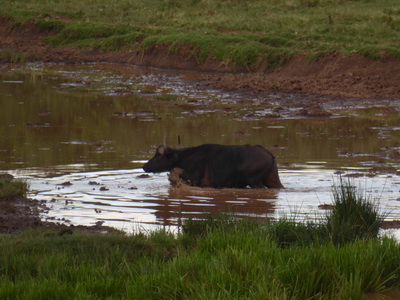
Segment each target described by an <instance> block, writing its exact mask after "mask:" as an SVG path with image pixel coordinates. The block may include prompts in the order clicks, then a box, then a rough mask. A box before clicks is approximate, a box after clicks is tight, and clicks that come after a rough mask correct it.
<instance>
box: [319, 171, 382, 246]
mask: <svg viewBox="0 0 400 300" xmlns="http://www.w3.org/2000/svg"><path fill="white" fill-rule="evenodd" d="M333 196H334V203H333V209H332V210H331V211H330V213H328V215H327V216H326V227H327V232H328V233H329V235H330V240H331V241H332V242H333V243H334V244H343V243H346V242H352V241H355V240H357V239H368V238H376V237H377V236H378V232H379V229H380V227H381V224H382V221H383V216H382V215H380V214H379V211H378V205H377V203H376V201H374V200H372V199H368V198H367V197H366V196H365V195H362V193H361V192H358V191H357V189H356V187H355V186H354V185H353V184H352V183H351V182H350V181H349V180H347V181H344V180H343V179H342V178H340V185H339V186H335V187H334V193H333Z"/></svg>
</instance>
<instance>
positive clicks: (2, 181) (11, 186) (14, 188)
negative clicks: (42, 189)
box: [0, 175, 28, 201]
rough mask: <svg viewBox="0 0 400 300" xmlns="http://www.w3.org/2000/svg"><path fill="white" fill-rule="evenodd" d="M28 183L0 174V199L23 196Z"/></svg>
mask: <svg viewBox="0 0 400 300" xmlns="http://www.w3.org/2000/svg"><path fill="white" fill-rule="evenodd" d="M27 189H28V184H27V183H26V181H25V180H22V179H13V178H11V177H7V176H4V175H3V176H0V201H3V200H10V199H14V197H24V196H26V192H27Z"/></svg>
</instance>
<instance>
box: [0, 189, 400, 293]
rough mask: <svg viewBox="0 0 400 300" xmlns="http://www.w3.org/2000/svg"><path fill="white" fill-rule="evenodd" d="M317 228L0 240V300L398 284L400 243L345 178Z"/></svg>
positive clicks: (230, 220) (205, 226)
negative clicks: (383, 230) (382, 230)
mask: <svg viewBox="0 0 400 300" xmlns="http://www.w3.org/2000/svg"><path fill="white" fill-rule="evenodd" d="M334 195H335V201H334V208H333V209H332V210H331V211H330V212H329V213H328V214H327V216H326V220H325V221H324V222H322V223H320V224H316V223H310V222H309V223H297V222H295V221H293V220H284V219H283V220H278V221H272V220H269V221H260V220H255V219H251V218H242V219H237V218H234V217H225V216H221V217H216V218H213V217H209V218H208V219H205V220H187V222H186V223H185V225H184V226H183V227H182V228H181V232H180V233H179V234H172V233H169V232H166V231H164V230H159V231H156V232H151V233H144V232H138V233H136V234H134V235H130V236H127V235H125V234H123V233H108V234H93V233H92V234H90V233H88V232H79V231H73V230H61V231H54V230H53V231H48V230H40V229H36V230H28V231H25V232H23V233H21V234H18V235H1V236H0V277H1V282H2V284H1V285H0V298H1V299H61V298H62V299H361V298H362V296H363V295H364V294H365V293H366V292H377V291H378V292H379V291H383V290H386V289H396V288H399V287H400V286H399V280H398V278H399V276H400V245H399V244H398V242H397V241H395V240H394V239H391V238H387V237H384V238H379V237H378V229H379V225H380V223H381V221H382V215H380V214H379V213H378V211H377V206H376V205H375V204H373V202H371V201H369V200H366V199H365V197H363V196H361V195H360V194H359V193H357V191H356V190H355V188H354V187H353V186H352V185H351V184H350V182H342V184H341V186H339V187H338V188H337V189H336V190H335V191H334Z"/></svg>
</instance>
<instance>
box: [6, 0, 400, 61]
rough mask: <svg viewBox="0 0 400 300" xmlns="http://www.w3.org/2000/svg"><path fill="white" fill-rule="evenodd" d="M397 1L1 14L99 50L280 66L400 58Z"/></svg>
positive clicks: (128, 5) (56, 40)
mask: <svg viewBox="0 0 400 300" xmlns="http://www.w3.org/2000/svg"><path fill="white" fill-rule="evenodd" d="M3 2H4V1H3ZM399 11H400V4H399V2H398V1H397V0H369V1H364V0H357V1H343V0H293V1H276V0H267V1H265V0H255V1H240V0H226V1H217V0H184V1H176V0H155V1H140V0H119V1H104V0H94V1H77V0H71V1H64V2H60V1H57V0H35V1H33V0H24V1H21V0H17V1H5V3H2V5H1V7H0V15H2V16H12V17H13V18H15V20H16V22H17V23H20V24H23V23H24V22H26V21H27V20H35V22H36V24H37V25H38V27H39V28H40V29H41V30H43V31H48V32H51V33H52V34H51V36H49V37H48V38H46V39H45V42H46V43H48V44H51V45H53V46H58V45H68V46H74V47H85V48H92V49H97V50H101V51H116V50H127V49H147V48H148V47H151V46H154V45H159V44H167V45H169V46H170V51H179V50H180V49H181V48H182V47H187V46H188V45H189V46H190V47H192V51H191V53H189V54H190V55H193V56H194V57H196V59H198V61H199V62H203V61H204V60H205V58H206V57H208V56H211V57H213V58H215V59H218V60H221V61H222V62H223V63H226V64H228V63H234V64H237V65H242V66H248V67H253V68H257V67H260V66H261V65H262V64H266V65H267V66H269V67H275V66H279V65H281V64H283V63H284V62H285V61H287V59H288V58H289V57H290V56H291V55H293V54H296V53H301V54H305V55H307V56H308V57H309V58H310V59H311V58H317V57H319V56H321V55H323V54H325V53H329V52H333V51H337V52H341V53H344V54H349V55H350V54H351V53H360V54H361V55H365V56H368V57H370V58H372V59H379V58H381V57H386V56H391V57H397V58H399V57H400V50H399V43H398V41H399V40H400V30H399V29H400V13H399Z"/></svg>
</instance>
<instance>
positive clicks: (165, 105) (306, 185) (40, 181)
mask: <svg viewBox="0 0 400 300" xmlns="http://www.w3.org/2000/svg"><path fill="white" fill-rule="evenodd" d="M315 101H316V100H315V99H314V98H312V99H308V98H307V97H304V96H300V95H286V94H268V95H265V94H264V95H255V94H245V93H237V92H229V93H228V92H222V91H218V90H213V89H209V88H205V87H204V84H203V82H202V81H199V78H198V75H195V74H190V73H183V72H179V73H178V72H174V71H161V70H155V69H140V68H134V67H129V66H106V65H82V66H60V65H45V66H44V65H37V64H36V65H24V66H2V67H1V68H0V103H1V107H2V108H1V110H0V136H1V139H0V169H1V170H5V171H8V172H10V173H12V174H14V175H15V176H18V177H23V178H27V179H28V181H29V183H30V196H32V197H34V198H36V199H38V200H44V201H46V203H47V205H48V206H49V207H50V208H51V209H50V211H49V212H48V213H47V214H46V215H45V216H44V218H48V219H54V220H58V221H60V220H61V221H65V222H70V223H72V224H84V225H93V224H95V223H96V222H104V223H103V224H104V225H109V226H115V227H117V228H121V229H123V230H126V231H131V230H134V229H135V228H153V227H154V225H161V226H162V225H177V224H180V223H181V222H182V220H184V219H185V218H187V217H190V216H191V217H197V216H201V215H203V214H204V213H209V212H218V211H229V212H234V213H237V214H243V215H252V216H255V217H265V216H271V217H281V216H282V215H287V216H295V217H296V218H318V217H320V216H321V215H323V214H324V213H325V211H324V210H323V209H321V207H323V205H324V204H329V203H331V202H332V198H333V197H332V185H334V184H335V183H336V184H337V183H338V176H339V175H338V174H341V175H342V176H350V177H353V178H354V179H353V181H354V184H355V185H356V186H358V187H359V189H360V190H361V191H362V192H363V193H365V194H366V195H367V196H368V197H371V198H372V199H377V200H379V202H380V207H381V209H382V211H383V212H384V213H385V214H387V219H388V220H400V201H399V200H400V193H399V192H400V177H399V171H400V136H399V133H400V114H399V106H398V103H397V102H396V101H392V102H382V101H370V102H368V103H364V102H362V103H363V104H362V105H361V104H360V103H361V102H357V101H354V100H351V99H349V101H348V102H343V101H342V100H340V101H335V100H334V99H322V100H321V99H319V101H320V103H319V104H318V106H319V107H320V108H321V107H322V109H324V110H325V111H327V112H329V114H330V117H321V118H317V117H311V118H310V117H305V116H304V114H302V113H301V112H302V111H304V107H306V108H310V107H315ZM354 103H355V104H354ZM343 107H346V110H344V109H343ZM178 135H179V136H180V139H181V141H182V144H183V145H184V146H192V145H198V144H202V143H222V144H262V145H265V146H267V147H268V148H269V149H270V150H271V151H272V152H274V154H275V155H276V156H277V159H278V163H279V170H280V176H281V181H282V182H283V184H284V185H285V186H286V187H287V188H286V189H284V190H281V191H272V190H264V189H261V190H260V189H257V190H234V189H222V190H213V189H200V188H190V189H189V188H184V189H183V188H172V187H170V185H169V182H168V179H167V175H166V174H165V173H164V174H150V175H149V176H148V175H147V174H144V173H143V170H142V169H141V166H142V165H143V163H144V162H145V161H146V160H147V159H149V158H150V157H151V156H152V155H153V152H154V149H155V147H156V146H157V145H158V144H159V143H162V141H163V138H164V137H165V136H166V137H167V141H168V143H169V144H171V145H173V146H175V145H176V143H177V137H178Z"/></svg>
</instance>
